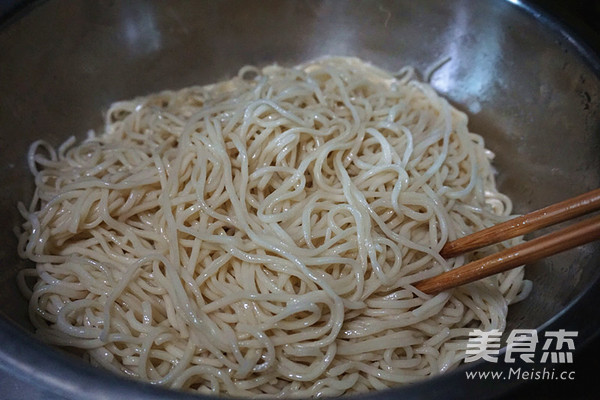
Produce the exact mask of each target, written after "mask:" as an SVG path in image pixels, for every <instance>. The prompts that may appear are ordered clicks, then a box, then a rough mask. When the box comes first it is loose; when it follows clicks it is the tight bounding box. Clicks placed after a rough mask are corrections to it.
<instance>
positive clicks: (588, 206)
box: [440, 189, 600, 258]
mask: <svg viewBox="0 0 600 400" xmlns="http://www.w3.org/2000/svg"><path fill="white" fill-rule="evenodd" d="M596 210H600V189H596V190H592V191H591V192H588V193H585V194H582V195H580V196H577V197H573V198H571V199H568V200H565V201H561V202H560V203H556V204H553V205H551V206H548V207H544V208H542V209H540V210H537V211H533V212H531V213H529V214H525V215H523V216H521V217H516V218H513V219H511V220H509V221H506V222H503V223H500V224H498V225H494V226H492V227H490V228H487V229H483V230H481V231H479V232H476V233H474V234H472V235H468V236H465V237H462V238H460V239H456V240H453V241H451V242H448V243H446V245H445V246H444V247H443V248H442V250H441V251H440V255H441V256H442V257H444V258H451V257H454V256H457V255H459V254H462V253H466V252H468V251H471V250H476V249H479V248H481V247H484V246H488V245H490V244H494V243H498V242H502V241H503V240H507V239H512V238H514V237H517V236H521V235H525V234H527V233H530V232H533V231H535V230H538V229H541V228H544V227H546V226H550V225H554V224H557V223H559V222H563V221H567V220H569V219H572V218H575V217H578V216H581V215H584V214H587V213H590V212H592V211H596Z"/></svg>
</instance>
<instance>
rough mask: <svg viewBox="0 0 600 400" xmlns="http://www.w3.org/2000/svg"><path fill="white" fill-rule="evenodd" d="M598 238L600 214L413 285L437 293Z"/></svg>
mask: <svg viewBox="0 0 600 400" xmlns="http://www.w3.org/2000/svg"><path fill="white" fill-rule="evenodd" d="M598 239H600V215H596V216H594V217H591V218H588V219H586V220H584V221H582V222H579V223H576V224H573V225H571V226H568V227H566V228H563V229H560V230H558V231H556V232H552V233H549V234H547V235H544V236H541V237H539V238H536V239H532V240H529V241H527V242H524V243H521V244H518V245H516V246H514V247H511V248H508V249H505V250H502V251H500V252H498V253H495V254H492V255H490V256H487V257H484V258H482V259H480V260H477V261H473V262H471V263H468V264H465V265H463V266H462V267H458V268H455V269H453V270H450V271H447V272H444V273H442V274H440V275H437V276H434V277H432V278H428V279H424V280H422V281H420V282H417V283H416V284H415V285H414V286H415V287H416V288H417V289H419V290H421V291H422V292H424V293H427V294H436V293H439V292H441V291H444V290H447V289H451V288H453V287H456V286H460V285H464V284H465V283H469V282H473V281H476V280H479V279H482V278H485V277H487V276H490V275H494V274H497V273H499V272H504V271H506V270H509V269H511V268H515V267H518V266H519V265H523V264H527V263H531V262H534V261H537V260H540V259H542V258H545V257H548V256H551V255H553V254H556V253H560V252H561V251H565V250H568V249H571V248H573V247H577V246H580V245H582V244H585V243H589V242H592V241H594V240H598Z"/></svg>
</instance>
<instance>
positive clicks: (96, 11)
mask: <svg viewBox="0 0 600 400" xmlns="http://www.w3.org/2000/svg"><path fill="white" fill-rule="evenodd" d="M0 54H1V56H0V57H1V58H2V61H1V63H2V64H1V65H2V73H1V78H0V93H1V94H2V95H1V96H0V152H1V154H2V156H1V160H2V163H1V164H0V171H1V172H0V182H1V184H2V187H4V193H3V196H2V197H1V199H0V202H1V207H0V212H1V221H2V224H3V226H4V229H2V230H0V241H1V243H2V247H1V249H0V258H1V261H0V265H1V266H2V267H1V268H0V288H1V290H0V304H1V306H0V338H1V339H2V342H3V343H5V344H6V347H4V348H3V349H2V350H0V359H1V360H2V362H0V364H2V366H1V367H0V368H5V369H7V370H9V369H10V370H13V371H14V372H15V373H16V374H19V375H21V377H22V378H23V379H28V380H30V381H31V382H32V383H34V384H37V385H43V386H44V387H47V388H48V389H49V390H52V391H55V392H57V393H61V394H62V395H64V396H66V397H72V396H77V394H79V395H80V394H81V390H85V393H88V394H89V396H90V397H89V398H96V397H97V398H106V397H112V395H114V396H117V395H118V396H119V397H124V396H125V395H128V396H132V397H134V398H136V397H141V396H144V398H159V397H160V398H171V397H178V398H181V396H184V395H183V394H181V393H176V392H172V391H167V390H161V389H158V388H155V387H151V386H150V385H145V384H140V383H137V382H131V381H129V380H126V379H123V378H120V377H116V376H113V375H111V374H109V373H107V372H104V371H99V370H96V369H93V368H90V367H87V366H86V365H85V364H84V363H83V362H82V361H80V360H78V359H75V358H73V357H71V356H68V355H65V354H63V353H61V352H58V351H56V350H55V349H52V348H49V347H46V346H44V345H42V344H41V343H38V342H37V341H35V340H34V339H33V338H31V337H30V334H29V333H28V332H31V329H32V328H31V325H30V323H29V321H28V317H27V304H26V301H25V300H24V298H23V297H22V296H21V295H20V293H19V291H18V289H17V286H16V281H15V276H16V273H17V271H18V270H19V269H20V268H22V267H23V266H24V265H25V263H24V262H23V261H21V260H20V259H19V258H18V256H17V254H16V245H17V243H16V238H15V236H14V234H13V229H12V227H13V226H17V225H18V224H19V223H20V217H19V214H18V212H17V210H16V204H17V202H19V201H24V200H25V201H28V199H30V197H31V195H32V188H33V183H32V179H30V178H29V174H28V172H27V171H28V170H27V165H26V157H25V155H26V153H27V148H28V146H29V144H30V143H31V142H33V141H34V140H36V139H38V138H42V137H43V138H44V139H45V140H47V141H49V142H50V143H52V144H53V145H58V144H59V143H61V142H62V141H64V140H65V139H66V138H67V137H69V136H71V135H75V136H77V137H83V136H84V135H85V133H86V131H87V130H88V129H90V128H96V129H97V128H99V127H101V125H102V112H103V111H105V110H106V109H107V107H108V105H109V104H110V103H111V102H113V101H116V100H120V99H127V98H132V97H135V96H138V95H144V94H148V93H152V92H155V91H159V90H163V89H176V88H181V87H184V86H190V85H197V84H206V83H209V82H213V81H217V80H220V79H223V78H227V77H230V76H232V75H233V74H235V73H236V72H237V70H238V69H239V68H240V67H241V66H243V65H247V64H254V65H258V66H262V65H266V64H269V63H274V62H276V63H279V64H283V65H288V66H291V65H294V64H297V63H300V62H303V61H306V60H310V59H313V58H316V57H319V56H323V55H347V56H357V57H360V58H362V59H364V60H368V61H370V62H372V63H374V64H375V65H378V66H381V67H383V68H385V69H388V70H397V69H398V68H400V67H401V66H404V65H413V66H414V67H415V68H416V69H417V70H418V71H421V72H422V73H423V74H424V75H426V74H427V72H428V71H429V70H430V68H431V67H432V66H433V65H436V63H438V62H439V61H441V60H444V59H446V58H449V61H448V62H446V63H445V64H443V65H442V66H441V67H440V68H438V69H437V70H435V71H434V72H433V74H432V75H431V80H430V82H431V84H432V85H433V86H434V87H435V88H436V89H437V90H438V91H439V92H441V93H442V94H444V95H445V96H446V97H447V98H448V99H450V100H451V101H452V102H453V104H455V105H456V106H457V107H458V108H460V109H462V110H463V111H465V112H467V113H468V115H469V117H470V127H471V130H472V131H474V132H477V133H480V134H482V135H483V137H484V138H485V140H486V144H487V147H489V148H490V149H492V151H494V152H495V154H496V159H495V166H496V168H497V170H498V183H499V187H500V189H501V190H502V191H504V192H505V193H507V194H508V195H509V196H510V197H511V198H512V199H513V200H514V205H515V211H516V212H527V211H529V210H533V209H535V208H538V207H542V206H544V205H547V204H550V203H553V202H556V201H559V200H562V199H565V198H567V197H569V196H574V195H576V194H579V193H582V192H584V191H587V190H590V189H592V188H594V187H597V186H598V184H599V183H600V67H599V64H598V61H597V59H596V58H594V56H593V54H591V53H590V52H589V51H588V50H587V49H586V48H585V47H584V46H582V45H580V44H579V43H578V42H577V41H576V40H574V39H573V38H572V37H571V36H570V35H569V34H568V33H566V32H565V31H564V30H563V29H562V28H561V27H560V26H559V25H557V24H555V23H553V22H552V21H551V20H549V19H547V18H545V17H544V16H542V15H540V14H539V13H537V12H536V11H535V10H532V9H531V8H528V7H526V6H523V5H515V4H512V2H508V1H506V2H498V1H492V0H489V1H477V2H473V1H467V0H464V1H463V0H453V1H444V0H428V1H420V2H413V1H409V0H401V1H377V2H342V1H323V2H312V1H307V2H295V1H258V0H257V1H220V2H185V1H170V2H162V1H151V2H146V1H141V0H140V1H138V0H136V1H129V2H108V1H102V2H58V1H47V2H42V3H41V4H38V5H37V6H35V7H32V9H31V10H28V11H27V12H26V13H24V15H22V16H21V17H20V18H19V19H17V20H15V21H12V22H11V23H9V24H6V25H5V26H4V27H3V29H2V30H1V32H0ZM599 260H600V246H598V245H597V244H596V245H594V244H592V245H587V246H583V247H580V248H578V249H576V250H572V251H569V252H567V253H564V254H561V255H558V256H555V257H552V258H550V259H548V260H546V261H543V262H539V263H536V264H534V265H530V266H528V267H527V277H528V279H531V280H533V283H534V289H533V292H532V294H531V296H530V297H529V298H528V299H527V300H526V301H524V302H522V303H520V304H517V305H514V306H511V308H510V312H509V325H508V329H511V328H515V327H522V328H537V329H540V330H543V329H545V328H547V327H548V326H556V324H558V323H559V322H560V321H561V318H563V320H562V321H566V322H564V323H568V324H570V326H571V327H573V328H574V329H579V330H580V340H582V342H583V341H584V340H585V339H586V338H589V337H591V336H592V335H594V334H595V333H596V332H597V331H598V329H599V328H600V325H599V324H598V323H597V322H592V323H591V324H590V323H589V321H587V322H586V320H585V313H586V312H587V313H590V312H591V311H590V307H589V306H586V305H589V304H590V302H591V301H593V300H597V295H594V292H593V291H592V290H591V289H590V287H591V286H594V285H595V287H597V286H598V278H599V276H600V270H599V269H598V268H597V267H598V264H599V262H600V261H599ZM590 296H595V297H590ZM586 307H587V308H586ZM586 310H587V311H586ZM564 318H566V319H564ZM593 319H594V318H593ZM552 324H554V325H552ZM559 327H560V328H565V327H566V326H559ZM461 379H462V378H461V377H459V374H458V373H454V374H452V373H451V374H448V375H446V376H443V377H439V378H433V379H430V380H428V381H426V382H424V383H421V384H415V385H411V387H409V388H395V389H392V390H391V391H384V392H380V393H374V394H371V395H369V397H373V398H376V397H381V398H385V397H389V398H391V397H394V398H395V397H398V396H401V395H404V396H405V397H408V398H410V397H411V396H416V395H417V394H418V395H419V396H422V397H424V398H427V397H430V398H437V397H439V396H444V397H447V396H448V395H450V396H451V397H452V394H451V393H449V392H448V390H447V389H448V387H452V388H453V390H454V389H455V393H454V395H456V396H460V395H461V394H465V393H469V394H470V395H471V396H474V395H475V394H478V393H480V394H481V396H483V395H485V394H486V393H488V392H489V390H490V389H486V387H487V386H485V385H479V386H481V387H479V386H477V385H476V384H470V386H468V385H466V381H465V380H464V379H463V380H461ZM461 382H462V383H461ZM448 385H450V386H448ZM478 390H479V391H480V392H478ZM494 390H495V391H497V390H498V389H497V388H496V389H494ZM481 396H480V397H481ZM194 398H197V397H194Z"/></svg>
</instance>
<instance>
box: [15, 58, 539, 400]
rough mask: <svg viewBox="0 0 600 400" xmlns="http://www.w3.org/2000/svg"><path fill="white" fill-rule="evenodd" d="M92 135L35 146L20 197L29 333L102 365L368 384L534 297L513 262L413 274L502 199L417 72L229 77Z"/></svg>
mask: <svg viewBox="0 0 600 400" xmlns="http://www.w3.org/2000/svg"><path fill="white" fill-rule="evenodd" d="M105 129H106V131H105V132H103V133H102V134H101V135H99V136H95V135H93V134H90V135H89V137H88V139H87V140H85V141H83V142H82V143H80V144H76V143H75V140H74V139H70V140H68V141H67V142H65V143H64V144H63V145H62V146H60V147H59V148H58V149H56V150H55V149H53V148H52V146H50V145H49V144H48V143H46V142H44V141H37V142H35V143H34V144H33V145H32V146H31V149H30V152H29V165H30V168H31V171H32V173H33V175H34V177H35V184H36V190H35V195H34V198H33V201H32V202H31V205H30V207H29V208H28V209H27V208H26V207H25V206H23V205H20V207H19V209H20V211H21V213H22V215H23V217H24V218H25V220H26V222H24V223H23V226H22V233H21V235H20V246H19V248H20V255H21V256H22V257H23V258H26V259H29V260H31V261H33V262H34V263H35V265H36V267H35V269H29V270H24V271H22V273H21V275H20V278H19V281H20V286H21V287H22V290H23V292H24V293H25V294H26V295H27V296H28V297H29V299H30V300H29V304H30V307H29V313H30V318H31V321H32V323H33V325H34V326H35V329H36V334H37V336H38V337H39V338H40V339H42V340H43V341H45V342H48V343H51V344H54V345H59V346H67V347H74V348H80V349H84V350H85V356H86V357H87V358H89V360H90V361H91V362H92V363H93V364H95V365H101V366H103V367H106V368H108V369H110V370H113V371H116V372H119V373H123V374H126V375H129V376H132V377H136V378H139V379H142V380H146V381H150V382H152V383H157V384H162V385H166V386H168V387H173V388H184V389H188V390H197V391H199V392H212V393H215V394H227V395H232V396H253V397H254V396H261V395H263V396H275V395H280V396H284V397H292V396H300V397H307V396H316V395H340V394H344V393H353V392H360V391H366V390H374V389H382V388H386V387H389V386H393V385H397V384H402V383H407V382H413V381H416V380H419V379H422V378H424V377H428V376H432V375H435V374H438V373H440V372H444V371H447V370H449V369H451V368H453V367H455V366H456V365H458V364H459V363H460V362H461V360H463V359H464V358H465V348H466V342H465V338H466V337H467V336H468V332H469V331H471V330H472V329H473V328H475V327H476V328H481V329H484V330H490V329H494V328H497V329H500V330H502V329H503V328H504V326H505V321H506V313H507V305H508V304H510V303H512V302H515V301H517V300H520V299H521V298H523V297H524V296H526V295H527V292H528V289H529V287H530V285H529V284H525V283H526V282H524V281H523V271H522V269H521V268H519V269H515V270H512V271H510V272H507V273H503V274H499V275H496V276H493V277H491V278H488V279H486V280H484V281H480V282H476V283H473V284H469V285H466V286H464V287H461V288H458V289H455V290H452V291H448V292H444V293H441V294H438V295H436V296H428V295H425V294H423V293H421V292H419V291H418V290H416V289H415V288H414V287H413V286H412V285H411V284H412V283H414V282H416V281H418V280H421V279H424V278H427V277H431V276H433V275H436V274H438V273H440V272H442V271H443V270H447V269H450V268H454V267H455V266H458V265H462V264H464V263H465V262H467V261H468V260H469V257H472V255H471V256H468V257H464V256H461V257H457V258H455V259H451V260H449V261H445V260H444V259H442V258H441V257H440V255H439V250H440V249H441V247H442V246H443V245H444V243H445V242H446V241H447V240H449V239H454V238H456V237H459V236H462V235H465V234H468V233H470V232H473V231H475V230H479V229H481V228H483V227H486V226H489V225H493V224H495V223H497V222H498V221H501V220H504V219H506V217H507V216H508V215H509V214H510V212H511V202H510V200H509V199H508V198H507V197H506V196H504V195H502V194H500V193H499V192H498V191H497V190H496V187H495V182H494V176H493V170H492V168H491V166H490V159H491V156H492V154H491V152H489V151H488V150H486V149H485V147H484V141H483V139H482V137H481V136H479V135H476V134H473V133H470V132H469V131H468V129H467V117H466V115H465V114H463V113H461V112H459V111H457V110H456V109H455V108H453V107H452V106H450V105H449V104H448V102H447V101H446V100H444V99H443V98H441V97H440V96H438V95H437V94H436V93H435V92H434V91H433V89H432V88H431V87H429V86H428V85H427V84H424V83H421V82H419V81H417V80H416V79H415V78H414V74H413V71H412V69H410V68H405V69H403V70H401V71H400V72H399V73H398V74H396V75H391V74H388V73H386V72H384V71H382V70H379V69H377V68H375V67H373V66H370V65H368V64H365V63H363V62H361V61H359V60H357V59H348V58H327V59H322V60H319V61H315V62H312V63H308V64H305V65H301V66H298V67H296V68H283V67H279V66H269V67H266V68H264V69H262V70H259V69H256V68H253V67H244V68H242V70H241V71H240V72H239V74H238V76H237V77H235V78H233V79H232V80H229V81H225V82H220V83H217V84H214V85H210V86H204V87H191V88H186V89H183V90H179V91H167V92H162V93H159V94H154V95H150V96H148V97H141V98H136V99H134V100H131V101H123V102H117V103H115V104H113V105H112V106H111V107H110V109H109V110H108V113H107V115H106V128H105ZM497 249H498V246H496V247H491V248H489V249H487V250H486V251H496V250H497ZM479 255H481V252H480V253H479ZM476 256H477V254H476ZM30 279H35V285H34V286H33V288H31V286H30V285H29V286H28V283H30Z"/></svg>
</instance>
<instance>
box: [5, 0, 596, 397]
mask: <svg viewBox="0 0 600 400" xmlns="http://www.w3.org/2000/svg"><path fill="white" fill-rule="evenodd" d="M474 1H476V0H474ZM499 1H500V0H499ZM32 3H34V1H32V0H0V28H1V27H2V26H3V25H4V24H5V23H10V21H11V19H13V18H18V17H19V15H20V14H21V13H23V12H26V11H27V8H28V7H30V6H31V4H32ZM523 3H525V4H527V5H531V6H532V7H534V8H536V9H538V10H540V11H542V12H543V13H544V14H545V15H547V16H548V17H550V18H551V19H553V20H554V21H556V22H558V23H559V24H561V25H562V26H564V27H566V28H567V30H568V31H569V32H571V33H572V35H573V36H574V37H575V38H576V39H578V41H580V42H581V43H584V45H586V46H587V47H588V48H589V49H590V50H592V52H594V53H595V54H596V57H597V58H600V0H530V1H523ZM599 134H600V132H599ZM599 306H600V305H599ZM599 308H600V307H599ZM599 314H600V313H599ZM576 346H577V345H576ZM555 365H556V364H555ZM598 367H600V337H598V336H597V337H596V338H595V339H594V340H592V341H591V343H588V344H587V345H586V346H581V345H580V346H579V348H577V351H576V353H575V354H574V363H573V364H566V365H564V368H563V369H564V370H565V371H575V375H576V377H575V380H574V381H566V382H565V381H531V382H528V383H525V384H524V385H522V386H520V387H519V388H518V389H517V390H516V391H514V392H511V393H509V394H508V395H505V396H503V397H502V399H515V400H525V399H592V398H598V395H597V393H596V385H595V383H596V380H598V378H597V376H598ZM560 370H561V369H560V368H557V373H558V372H559V371H560ZM37 398H39V399H48V400H53V399H54V400H58V398H57V397H55V396H51V395H48V394H47V393H43V392H39V391H38V390H36V389H35V388H31V387H25V386H24V385H23V384H21V382H20V381H18V380H15V379H14V378H12V377H9V376H5V375H4V374H2V373H0V399H15V400H17V399H37Z"/></svg>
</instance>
